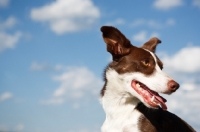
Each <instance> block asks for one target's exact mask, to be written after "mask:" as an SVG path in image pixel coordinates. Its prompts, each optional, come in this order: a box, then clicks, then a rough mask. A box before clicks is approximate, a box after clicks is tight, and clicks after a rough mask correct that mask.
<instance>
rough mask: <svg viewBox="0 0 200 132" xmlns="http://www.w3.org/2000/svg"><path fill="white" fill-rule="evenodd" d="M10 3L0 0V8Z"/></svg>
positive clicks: (7, 0) (6, 0) (8, 0)
mask: <svg viewBox="0 0 200 132" xmlns="http://www.w3.org/2000/svg"><path fill="white" fill-rule="evenodd" d="M9 3H10V0H0V7H6V6H8V4H9Z"/></svg>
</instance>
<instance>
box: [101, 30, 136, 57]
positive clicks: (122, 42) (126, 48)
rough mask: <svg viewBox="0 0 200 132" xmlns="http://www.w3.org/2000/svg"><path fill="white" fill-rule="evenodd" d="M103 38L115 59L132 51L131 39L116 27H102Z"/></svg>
mask: <svg viewBox="0 0 200 132" xmlns="http://www.w3.org/2000/svg"><path fill="white" fill-rule="evenodd" d="M101 32H102V36H103V39H104V41H105V43H106V45H107V51H108V52H110V53H111V54H112V56H113V60H117V59H119V58H120V57H122V56H124V55H127V54H128V53H130V47H131V46H132V45H131V43H130V41H129V40H128V39H127V38H126V37H125V36H124V35H123V34H122V33H121V32H120V31H119V30H118V29H117V28H115V27H111V26H103V27H101Z"/></svg>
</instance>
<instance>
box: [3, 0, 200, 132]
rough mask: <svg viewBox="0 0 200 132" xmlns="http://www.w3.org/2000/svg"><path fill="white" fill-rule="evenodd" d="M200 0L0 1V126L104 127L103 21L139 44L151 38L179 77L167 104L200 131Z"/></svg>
mask: <svg viewBox="0 0 200 132" xmlns="http://www.w3.org/2000/svg"><path fill="white" fill-rule="evenodd" d="M199 23H200V0H152V1H146V3H144V2H142V1H139V0H132V1H130V0H128V1H114V0H110V1H105V0H101V1H99V0H37V1H36V0H35V1H31V0H0V131H5V132H6V131H14V132H55V131H57V132H100V127H101V125H102V123H103V121H104V119H105V114H104V111H103V109H102V107H101V104H100V103H99V97H100V95H99V91H100V90H101V88H102V85H103V81H102V80H103V79H102V74H103V70H104V68H105V66H106V65H107V64H108V62H109V61H110V60H111V56H110V54H109V53H107V52H106V47H105V44H104V42H103V40H102V37H101V32H100V30H99V29H100V27H101V26H103V25H112V26H115V27H117V28H118V29H119V30H121V31H122V32H123V33H124V34H125V35H126V36H127V38H129V39H130V41H131V42H132V44H133V45H136V46H141V45H142V44H143V43H144V42H146V41H147V40H148V39H150V38H151V37H154V36H156V37H158V38H159V39H161V40H162V44H160V45H159V47H158V48H157V54H158V56H159V57H160V59H161V60H162V61H163V62H164V71H165V72H167V73H168V74H169V75H170V76H172V77H173V78H174V79H175V80H176V81H177V82H179V83H180V85H181V87H180V89H179V90H178V91H177V92H176V93H174V94H172V95H170V96H165V95H164V96H165V98H167V100H168V102H167V105H168V110H169V111H171V112H174V113H175V114H177V115H178V116H180V117H182V118H183V119H184V120H186V121H187V122H189V124H191V125H192V126H193V127H194V128H195V129H196V130H198V131H200V123H199V118H200V114H199V111H200V103H199V100H200V89H199V88H200V57H199V56H200V43H199V42H200V37H199V34H200V24H199Z"/></svg>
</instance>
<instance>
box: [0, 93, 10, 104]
mask: <svg viewBox="0 0 200 132" xmlns="http://www.w3.org/2000/svg"><path fill="white" fill-rule="evenodd" d="M12 97H13V95H12V93H10V92H5V93H2V94H1V95H0V102H3V101H5V100H8V99H10V98H12Z"/></svg>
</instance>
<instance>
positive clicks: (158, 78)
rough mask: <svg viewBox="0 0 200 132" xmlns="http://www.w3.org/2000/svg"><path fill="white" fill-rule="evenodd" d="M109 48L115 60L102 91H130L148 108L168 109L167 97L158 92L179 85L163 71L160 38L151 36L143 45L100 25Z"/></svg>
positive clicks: (107, 70)
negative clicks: (158, 46)
mask: <svg viewBox="0 0 200 132" xmlns="http://www.w3.org/2000/svg"><path fill="white" fill-rule="evenodd" d="M101 31H102V33H103V39H104V41H105V43H106V46H107V51H108V52H109V53H111V55H112V58H113V61H112V62H111V63H110V64H109V66H108V67H107V69H106V71H105V81H106V84H105V86H104V88H103V90H102V95H103V94H104V92H105V90H106V89H107V88H108V87H109V88H113V89H112V90H113V92H114V91H118V92H121V93H128V95H130V96H133V97H136V98H138V99H139V100H140V101H141V102H143V103H144V104H145V105H146V106H147V107H150V108H158V107H159V106H161V107H162V108H163V109H164V110H166V109H167V106H166V104H165V102H166V100H165V99H164V98H163V97H161V96H160V95H159V94H158V93H165V94H171V93H172V92H175V91H176V90H177V89H178V88H179V84H178V83H176V82H175V81H174V80H173V79H172V78H171V77H169V76H168V75H167V74H165V73H164V72H163V71H162V68H163V63H162V62H161V61H160V60H159V58H158V57H157V56H156V54H155V50H156V46H157V44H159V43H161V41H160V40H159V39H158V38H152V39H150V40H149V41H148V42H146V43H145V44H144V45H143V46H142V47H136V46H133V45H132V44H131V43H130V41H129V40H128V39H127V38H126V37H125V36H124V35H123V34H122V33H121V32H120V31H119V30H118V29H116V28H114V27H110V26H103V27H101Z"/></svg>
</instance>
